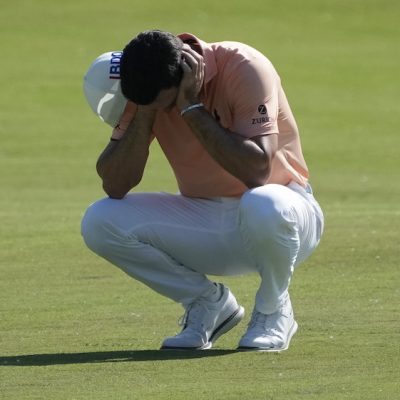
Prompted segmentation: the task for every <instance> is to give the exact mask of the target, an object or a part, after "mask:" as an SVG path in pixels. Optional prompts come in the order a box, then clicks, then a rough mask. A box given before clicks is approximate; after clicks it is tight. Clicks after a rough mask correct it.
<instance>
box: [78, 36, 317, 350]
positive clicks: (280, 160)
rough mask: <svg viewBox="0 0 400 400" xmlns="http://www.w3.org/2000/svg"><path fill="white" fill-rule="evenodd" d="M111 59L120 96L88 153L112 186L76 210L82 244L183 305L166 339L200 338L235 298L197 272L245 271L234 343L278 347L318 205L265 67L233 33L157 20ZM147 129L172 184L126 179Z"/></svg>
mask: <svg viewBox="0 0 400 400" xmlns="http://www.w3.org/2000/svg"><path fill="white" fill-rule="evenodd" d="M120 71H121V88H122V93H123V94H124V96H125V97H126V98H127V99H128V100H129V102H128V104H127V106H126V108H125V111H124V114H123V115H122V117H121V119H120V121H119V124H118V125H117V126H116V128H115V129H114V131H113V134H112V137H111V141H110V142H109V144H108V145H107V147H106V148H105V149H104V151H103V152H102V154H101V155H100V157H99V160H98V162H97V171H98V174H99V175H100V177H101V179H102V181H103V188H104V190H105V192H106V193H107V195H108V196H109V197H108V198H105V199H102V200H100V201H98V202H96V203H94V204H93V205H91V206H90V207H89V209H88V210H87V212H86V214H85V216H84V219H83V222H82V234H83V237H84V239H85V241H86V243H87V245H88V247H89V248H90V249H92V250H93V251H94V252H96V253H97V254H99V255H100V256H102V257H104V258H105V259H107V260H108V261H110V262H111V263H113V264H115V265H116V266H118V267H119V268H121V269H122V270H124V271H125V272H126V273H128V274H129V275H130V276H132V277H133V278H135V279H137V280H139V281H141V282H143V283H144V284H146V285H147V286H149V287H150V288H151V289H153V290H155V291H157V292H158V293H160V294H161V295H164V296H166V297H168V298H170V299H172V300H174V301H176V302H179V303H181V304H182V305H183V306H184V308H185V317H184V321H183V329H182V331H181V332H180V333H179V334H178V335H176V336H173V337H170V338H167V339H165V340H164V342H163V344H162V348H163V349H208V348H211V346H212V345H213V344H214V342H215V341H216V339H217V338H218V337H219V336H221V335H222V334H224V333H226V332H228V331H229V330H230V329H231V328H233V327H234V326H235V325H236V324H238V323H239V322H240V320H241V319H242V318H243V315H244V310H243V308H242V307H241V306H239V305H238V303H237V301H236V299H235V297H234V296H233V294H232V293H231V291H230V290H229V289H228V288H227V287H226V286H224V285H223V284H220V283H218V284H217V283H214V282H212V281H210V280H209V278H208V277H207V275H219V276H224V275H235V274H245V273H252V272H257V273H258V274H259V275H260V277H261V284H260V287H259V289H258V292H257V294H256V298H255V306H254V311H253V314H252V317H251V320H250V323H249V326H248V329H247V332H246V333H245V334H244V336H243V337H242V338H241V340H240V342H239V346H238V348H239V349H242V350H259V351H260V350H261V351H281V350H285V349H287V348H288V346H289V343H290V340H291V338H292V336H293V335H294V333H295V332H296V330H297V323H296V321H295V319H294V315H293V310H292V305H291V301H290V297H289V293H288V287H289V283H290V280H291V277H292V274H293V271H294V268H295V266H297V265H298V264H299V263H300V262H302V261H304V260H305V259H306V258H307V257H308V256H309V255H310V254H311V253H312V251H313V250H314V249H315V248H316V246H317V244H318V243H319V240H320V237H321V234H322V230H323V216H322V212H321V209H320V207H319V206H318V204H317V202H316V201H315V199H314V197H313V195H312V192H311V188H310V185H309V184H308V170H307V166H306V163H305V161H304V158H303V155H302V151H301V145H300V140H299V134H298V129H297V126H296V122H295V120H294V117H293V114H292V112H291V110H290V107H289V104H288V102H287V99H286V96H285V93H284V91H283V89H282V86H281V82H280V78H279V76H278V74H277V72H276V71H275V69H274V67H273V66H272V64H271V63H270V61H269V60H268V59H267V58H265V57H264V56H263V55H262V54H261V53H259V52H258V51H256V50H255V49H253V48H251V47H249V46H246V45H244V44H241V43H236V42H220V43H213V44H208V43H205V42H203V41H201V40H199V39H197V38H196V37H195V36H193V35H191V34H182V35H179V36H174V35H172V34H170V33H167V32H162V31H157V30H155V31H146V32H142V33H140V34H139V35H138V36H137V37H136V38H134V39H133V40H132V41H131V42H130V43H129V44H128V45H127V46H126V47H125V49H124V51H123V54H122V58H121V65H120ZM153 138H156V139H157V140H158V142H159V144H160V146H161V148H162V150H163V152H164V153H165V155H166V157H167V159H168V161H169V163H170V165H171V167H172V169H173V171H174V173H175V176H176V179H177V183H178V186H179V191H180V193H179V194H167V193H128V192H129V191H130V190H131V189H132V188H134V187H135V186H137V185H138V184H139V182H140V181H141V178H142V174H143V171H144V168H145V166H146V161H147V158H148V154H149V146H150V143H151V141H152V140H153Z"/></svg>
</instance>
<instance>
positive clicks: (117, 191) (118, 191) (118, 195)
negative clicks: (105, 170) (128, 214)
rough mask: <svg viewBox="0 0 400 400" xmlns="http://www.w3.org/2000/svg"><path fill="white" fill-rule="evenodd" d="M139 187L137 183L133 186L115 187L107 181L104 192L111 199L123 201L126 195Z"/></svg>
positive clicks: (104, 182)
mask: <svg viewBox="0 0 400 400" xmlns="http://www.w3.org/2000/svg"><path fill="white" fill-rule="evenodd" d="M136 185H137V183H133V184H125V185H115V184H110V183H108V182H106V181H103V190H104V192H105V193H106V194H107V196H108V197H110V198H111V199H116V200H121V199H123V198H124V197H125V196H126V194H127V193H128V192H129V191H130V190H131V189H132V188H133V187H135V186H136Z"/></svg>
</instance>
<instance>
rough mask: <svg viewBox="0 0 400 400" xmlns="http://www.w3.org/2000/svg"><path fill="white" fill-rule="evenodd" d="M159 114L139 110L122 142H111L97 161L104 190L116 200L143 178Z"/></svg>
mask: <svg viewBox="0 0 400 400" xmlns="http://www.w3.org/2000/svg"><path fill="white" fill-rule="evenodd" d="M154 118H155V113H150V114H149V113H141V112H139V111H138V113H137V114H136V117H135V119H134V120H133V121H132V122H131V123H130V125H129V126H128V128H127V130H126V132H125V134H124V136H123V137H122V139H120V140H119V141H111V142H110V143H109V144H108V146H107V147H106V148H105V149H104V151H103V152H102V154H101V155H100V157H99V159H98V161H97V165H96V168H97V172H98V174H99V176H100V177H101V178H102V180H103V188H104V191H105V192H106V193H107V194H108V195H109V196H110V197H112V198H122V197H124V196H125V194H126V193H128V192H129V190H131V189H132V188H133V187H135V186H137V185H138V184H139V182H140V181H141V179H142V176H143V171H144V168H145V165H146V162H147V158H148V155H149V146H150V140H151V139H150V138H151V130H152V127H153V123H154Z"/></svg>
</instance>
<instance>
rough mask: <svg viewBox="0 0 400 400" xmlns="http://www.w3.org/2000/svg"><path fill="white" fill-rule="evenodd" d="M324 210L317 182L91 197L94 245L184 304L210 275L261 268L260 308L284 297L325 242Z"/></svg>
mask: <svg viewBox="0 0 400 400" xmlns="http://www.w3.org/2000/svg"><path fill="white" fill-rule="evenodd" d="M322 230H323V215H322V212H321V209H320V207H319V205H318V204H317V202H316V201H315V199H314V197H313V195H312V194H311V190H306V189H304V188H302V187H301V186H300V185H298V184H296V183H291V184H289V185H288V186H282V185H276V184H269V185H265V186H262V187H258V188H255V189H251V190H249V191H247V192H246V193H245V194H244V195H243V196H242V197H241V198H240V199H236V198H225V197H223V198H212V199H200V198H188V197H184V196H182V195H179V194H178V195H173V194H167V193H132V194H128V195H127V196H126V197H125V198H124V199H122V200H113V199H110V198H105V199H102V200H100V201H98V202H96V203H94V204H92V205H91V206H90V207H89V208H88V210H87V211H86V214H85V216H84V218H83V221H82V235H83V237H84V240H85V242H86V244H87V246H88V247H89V248H90V249H91V250H93V251H94V252H95V253H97V254H98V255H100V256H101V257H104V258H105V259H106V260H108V261H110V262H111V263H113V264H115V265H116V266H118V267H119V268H121V269H122V270H123V271H125V272H126V273H127V274H129V275H130V276H132V277H133V278H135V279H137V280H139V281H141V282H143V283H145V284H146V285H147V286H149V287H150V288H152V289H153V290H155V291H157V292H158V293H160V294H162V295H164V296H167V297H169V298H170V299H173V300H175V301H177V302H179V303H182V304H183V305H184V306H185V305H187V304H189V303H191V302H192V301H193V300H194V299H195V298H197V297H199V296H201V295H204V294H205V293H207V292H208V291H209V290H211V288H212V287H213V286H212V285H213V283H212V282H211V281H210V280H209V279H208V278H207V276H206V275H219V276H223V275H235V274H245V273H251V272H258V274H259V275H260V277H261V284H260V288H259V290H258V292H257V295H256V301H255V308H256V309H257V310H258V311H260V312H262V313H265V314H269V313H273V312H275V311H276V310H277V309H278V308H279V306H280V305H281V304H282V303H283V301H284V298H285V296H286V294H287V290H288V287H289V283H290V279H291V277H292V274H293V270H294V268H295V266H296V265H298V264H299V263H300V262H302V261H303V260H305V259H306V258H307V257H308V256H309V255H310V254H311V252H312V251H313V250H314V249H315V248H316V246H317V245H318V243H319V240H320V237H321V234H322Z"/></svg>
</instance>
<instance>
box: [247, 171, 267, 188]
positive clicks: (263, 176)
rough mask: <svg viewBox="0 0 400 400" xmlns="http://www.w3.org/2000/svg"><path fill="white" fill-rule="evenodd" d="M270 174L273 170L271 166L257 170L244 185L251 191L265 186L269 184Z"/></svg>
mask: <svg viewBox="0 0 400 400" xmlns="http://www.w3.org/2000/svg"><path fill="white" fill-rule="evenodd" d="M270 173H271V168H270V167H269V166H265V167H263V168H260V169H257V170H256V171H253V173H252V175H251V177H249V178H248V179H247V180H246V181H245V182H244V183H245V185H246V186H247V187H248V188H249V189H253V188H256V187H259V186H263V185H265V184H266V183H267V181H268V178H269V176H270Z"/></svg>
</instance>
